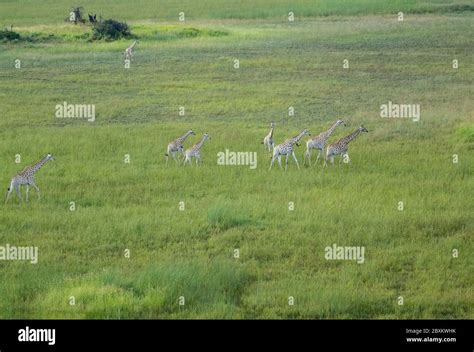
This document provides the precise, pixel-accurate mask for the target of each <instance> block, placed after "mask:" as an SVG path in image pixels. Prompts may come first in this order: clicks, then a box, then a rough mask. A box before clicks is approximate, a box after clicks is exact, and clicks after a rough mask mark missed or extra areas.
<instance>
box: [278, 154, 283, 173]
mask: <svg viewBox="0 0 474 352" xmlns="http://www.w3.org/2000/svg"><path fill="white" fill-rule="evenodd" d="M278 165H280V170H281V169H282V167H281V155H278Z"/></svg>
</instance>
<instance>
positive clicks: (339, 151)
mask: <svg viewBox="0 0 474 352" xmlns="http://www.w3.org/2000/svg"><path fill="white" fill-rule="evenodd" d="M361 132H369V131H368V130H367V129H366V128H365V127H363V126H360V127H359V128H357V129H356V130H355V131H354V132H352V133H351V134H349V135H348V136H346V137H344V138H341V139H340V140H338V141H337V142H334V143H332V144H331V145H329V147H328V149H327V152H326V158H325V159H324V166H326V165H327V161H328V160H329V159H330V160H331V164H334V156H335V155H341V159H340V160H339V163H341V162H342V159H343V157H346V158H347V160H348V161H349V162H350V159H349V153H348V152H347V150H348V144H349V143H350V142H352V141H353V140H354V139H355V138H356V137H357V136H358V135H359V134H360V133H361Z"/></svg>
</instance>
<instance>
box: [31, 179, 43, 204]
mask: <svg viewBox="0 0 474 352" xmlns="http://www.w3.org/2000/svg"><path fill="white" fill-rule="evenodd" d="M31 185H32V186H33V188H34V189H35V190H36V193H38V200H40V199H41V196H40V190H39V188H38V186H37V185H36V184H35V183H34V182H33V183H32V184H31Z"/></svg>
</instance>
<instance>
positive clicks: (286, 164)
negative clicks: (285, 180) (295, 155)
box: [285, 153, 290, 171]
mask: <svg viewBox="0 0 474 352" xmlns="http://www.w3.org/2000/svg"><path fill="white" fill-rule="evenodd" d="M289 156H290V154H289V153H286V161H285V171H286V170H288V158H289Z"/></svg>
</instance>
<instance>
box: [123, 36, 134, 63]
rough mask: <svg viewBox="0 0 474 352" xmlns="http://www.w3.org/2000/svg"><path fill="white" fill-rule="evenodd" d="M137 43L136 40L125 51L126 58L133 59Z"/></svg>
mask: <svg viewBox="0 0 474 352" xmlns="http://www.w3.org/2000/svg"><path fill="white" fill-rule="evenodd" d="M135 45H137V41H136V40H135V41H134V42H133V43H132V44H131V45H130V46H129V47H128V48H127V49H125V52H124V53H123V54H124V56H125V60H131V59H132V57H133V51H134V49H135Z"/></svg>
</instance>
